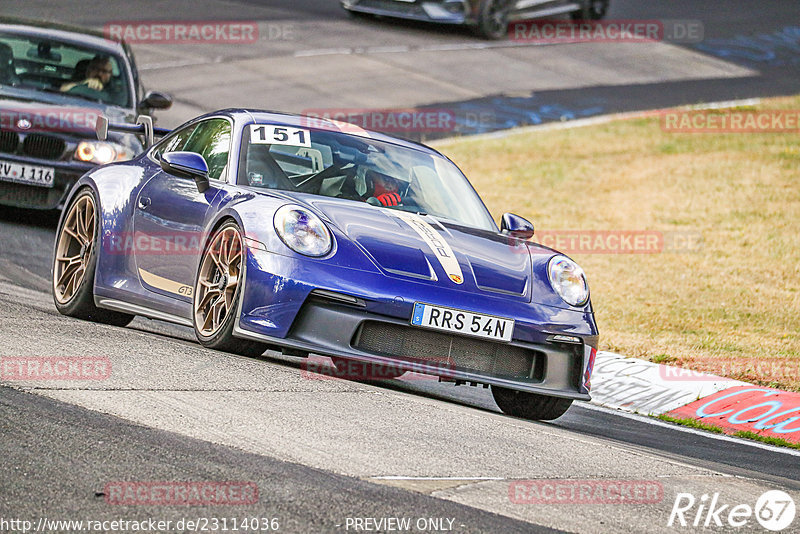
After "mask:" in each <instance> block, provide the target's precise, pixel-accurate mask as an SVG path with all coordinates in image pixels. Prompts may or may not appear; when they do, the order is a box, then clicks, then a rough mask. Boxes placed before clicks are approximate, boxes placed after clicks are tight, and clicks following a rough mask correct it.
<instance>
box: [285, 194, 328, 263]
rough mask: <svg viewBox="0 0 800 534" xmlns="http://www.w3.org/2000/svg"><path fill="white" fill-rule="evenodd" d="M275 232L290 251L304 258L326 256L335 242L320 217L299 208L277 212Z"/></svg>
mask: <svg viewBox="0 0 800 534" xmlns="http://www.w3.org/2000/svg"><path fill="white" fill-rule="evenodd" d="M274 223H275V231H276V232H277V233H278V237H280V238H281V240H282V241H283V242H284V243H286V246H288V247H289V248H290V249H292V250H294V251H295V252H298V253H300V254H303V255H304V256H314V257H318V256H324V255H325V254H327V253H328V252H330V250H331V246H332V244H333V240H332V238H331V233H330V231H329V230H328V227H327V226H325V223H323V222H322V221H321V220H320V218H319V217H317V216H316V215H314V214H313V213H311V212H310V211H308V210H306V209H304V208H301V207H299V206H289V205H287V206H281V207H280V208H278V211H276V212H275V220H274Z"/></svg>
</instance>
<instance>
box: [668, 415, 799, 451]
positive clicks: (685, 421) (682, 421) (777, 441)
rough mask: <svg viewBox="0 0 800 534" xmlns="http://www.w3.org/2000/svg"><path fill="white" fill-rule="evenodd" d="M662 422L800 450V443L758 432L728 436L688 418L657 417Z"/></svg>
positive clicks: (745, 432) (713, 426)
mask: <svg viewBox="0 0 800 534" xmlns="http://www.w3.org/2000/svg"><path fill="white" fill-rule="evenodd" d="M657 419H660V420H662V421H666V422H667V423H673V424H676V425H681V426H685V427H688V428H696V429H697V430H705V431H706V432H713V433H714V434H727V435H731V436H733V437H736V438H742V439H749V440H753V441H760V442H761V443H766V444H768V445H773V446H775V447H788V448H790V449H798V450H800V443H793V442H791V441H788V440H785V439H783V438H774V437H771V436H762V435H761V434H758V433H756V432H751V431H749V430H740V431H738V432H734V433H733V434H728V433H727V432H725V430H724V429H723V428H721V427H718V426H716V425H711V424H708V423H702V422H700V421H698V420H697V419H691V418H688V417H685V418H684V417H672V416H671V415H666V414H663V413H662V414H661V415H659V416H658V417H657Z"/></svg>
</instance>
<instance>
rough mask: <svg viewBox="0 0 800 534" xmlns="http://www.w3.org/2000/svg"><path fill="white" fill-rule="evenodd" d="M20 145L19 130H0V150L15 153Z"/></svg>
mask: <svg viewBox="0 0 800 534" xmlns="http://www.w3.org/2000/svg"><path fill="white" fill-rule="evenodd" d="M17 146H19V135H17V132H0V152H6V153H9V154H13V153H14V152H16V151H17Z"/></svg>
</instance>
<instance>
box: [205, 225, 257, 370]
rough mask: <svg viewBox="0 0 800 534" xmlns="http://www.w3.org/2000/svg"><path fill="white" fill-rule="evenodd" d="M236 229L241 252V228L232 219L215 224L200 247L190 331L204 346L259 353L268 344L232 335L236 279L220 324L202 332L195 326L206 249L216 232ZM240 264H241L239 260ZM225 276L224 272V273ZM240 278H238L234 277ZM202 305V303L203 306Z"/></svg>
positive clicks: (241, 273) (238, 288)
mask: <svg viewBox="0 0 800 534" xmlns="http://www.w3.org/2000/svg"><path fill="white" fill-rule="evenodd" d="M230 231H233V232H236V234H237V235H238V236H239V239H240V241H239V247H240V253H241V254H244V248H243V246H242V241H241V230H240V229H239V226H238V225H237V224H236V223H235V222H234V221H228V222H226V223H224V224H222V226H220V227H219V228H217V230H216V231H215V232H214V233H213V234H212V235H211V238H210V239H209V240H208V242H207V243H206V246H205V248H204V249H203V256H202V257H201V258H200V265H199V266H198V268H197V276H196V277H195V282H194V299H193V301H192V311H193V313H192V324H193V325H194V333H195V336H196V337H197V340H198V341H199V342H200V344H201V345H203V346H204V347H206V348H209V349H214V350H219V351H223V352H231V353H234V354H240V355H242V356H261V355H262V354H264V352H265V351H266V350H267V349H268V348H269V347H268V345H266V344H263V343H258V342H256V341H250V340H246V339H239V338H236V337H233V328H234V326H235V325H236V320H237V318H238V314H237V311H238V305H239V299H240V298H241V288H242V284H241V283H237V285H236V289H235V292H234V293H233V297H232V299H231V303H230V306H229V307H227V308H226V311H225V318H224V319H223V320H222V321H221V324H220V325H219V326H218V327H217V328H215V329H214V330H213V332H210V335H205V334H204V333H203V332H202V331H201V330H202V329H201V328H199V327H198V304H199V302H198V300H199V299H200V298H201V295H202V293H201V291H200V289H199V285H200V277H201V275H203V274H204V272H203V269H204V266H205V262H206V258H208V257H209V256H208V254H209V251H210V250H211V248H212V245H214V244H215V241H216V240H217V238H218V237H219V236H221V235H222V234H223V233H225V232H230ZM241 262H242V264H243V262H244V260H243V258H242V260H241ZM240 265H241V264H240ZM226 276H227V275H226ZM237 276H240V277H243V276H244V271H243V270H242V269H241V268H240V270H239V271H238V273H237ZM238 280H239V281H241V278H238ZM204 308H205V307H204Z"/></svg>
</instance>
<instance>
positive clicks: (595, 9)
mask: <svg viewBox="0 0 800 534" xmlns="http://www.w3.org/2000/svg"><path fill="white" fill-rule="evenodd" d="M610 3H611V2H610V0H583V2H582V4H581V9H580V10H579V11H573V12H572V13H570V17H572V20H575V21H581V20H600V19H602V18H604V17H605V16H606V14H608V7H609V4H610Z"/></svg>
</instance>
